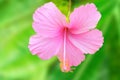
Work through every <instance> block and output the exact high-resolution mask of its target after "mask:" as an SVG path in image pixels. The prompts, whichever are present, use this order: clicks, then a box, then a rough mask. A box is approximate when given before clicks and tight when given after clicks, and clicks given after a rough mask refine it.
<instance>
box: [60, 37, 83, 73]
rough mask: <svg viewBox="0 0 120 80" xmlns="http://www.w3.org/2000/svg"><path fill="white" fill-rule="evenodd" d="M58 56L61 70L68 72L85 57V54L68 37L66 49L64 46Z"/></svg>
mask: <svg viewBox="0 0 120 80" xmlns="http://www.w3.org/2000/svg"><path fill="white" fill-rule="evenodd" d="M58 58H59V60H60V67H61V70H62V71H63V72H68V71H71V66H77V65H78V64H80V63H81V62H82V61H83V60H84V59H85V56H84V54H83V53H82V52H81V51H80V50H79V49H78V48H76V47H75V46H74V45H73V44H72V43H71V42H70V41H69V40H68V39H67V41H66V47H65V50H64V47H63V46H62V48H61V50H60V51H59V53H58Z"/></svg>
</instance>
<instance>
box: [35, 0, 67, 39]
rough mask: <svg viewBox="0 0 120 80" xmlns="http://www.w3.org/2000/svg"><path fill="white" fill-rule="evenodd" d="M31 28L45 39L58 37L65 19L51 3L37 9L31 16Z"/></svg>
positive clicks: (64, 24)
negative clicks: (32, 20)
mask: <svg viewBox="0 0 120 80" xmlns="http://www.w3.org/2000/svg"><path fill="white" fill-rule="evenodd" d="M33 19H34V22H33V28H34V30H35V31H36V32H37V34H39V35H42V36H45V37H54V36H58V35H60V31H61V28H63V27H64V26H66V17H65V16H64V15H63V14H62V13H61V12H60V11H59V10H58V9H57V7H56V6H55V5H54V4H53V3H52V2H50V3H47V4H45V5H43V6H42V7H40V8H38V9H37V10H36V11H35V13H34V15H33Z"/></svg>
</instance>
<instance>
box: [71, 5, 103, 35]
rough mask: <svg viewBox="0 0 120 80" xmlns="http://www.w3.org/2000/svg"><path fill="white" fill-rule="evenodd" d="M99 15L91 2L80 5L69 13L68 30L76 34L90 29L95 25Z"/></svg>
mask: <svg viewBox="0 0 120 80" xmlns="http://www.w3.org/2000/svg"><path fill="white" fill-rule="evenodd" d="M100 17H101V14H100V13H99V12H98V11H97V8H96V6H95V5H94V4H93V3H92V4H87V5H82V6H80V7H79V8H76V9H75V10H74V11H73V12H72V13H71V15H70V28H71V29H70V31H71V32H72V33H74V34H78V33H82V32H85V31H88V30H91V29H93V28H95V27H96V24H97V23H98V21H99V19H100Z"/></svg>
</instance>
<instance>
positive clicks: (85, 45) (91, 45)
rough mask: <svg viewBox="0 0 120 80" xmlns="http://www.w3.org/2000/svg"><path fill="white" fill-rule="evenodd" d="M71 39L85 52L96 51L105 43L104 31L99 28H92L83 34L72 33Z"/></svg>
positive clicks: (91, 52)
mask: <svg viewBox="0 0 120 80" xmlns="http://www.w3.org/2000/svg"><path fill="white" fill-rule="evenodd" d="M69 39H70V41H71V42H72V43H73V44H74V45H75V46H76V47H77V48H79V49H80V50H81V51H82V52H83V53H90V54H93V53H95V52H96V51H97V50H98V49H99V48H100V47H101V46H102V44H103V37H102V33H101V31H99V30H91V31H88V32H85V33H81V34H71V35H70V36H69Z"/></svg>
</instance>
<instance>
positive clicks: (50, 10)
mask: <svg viewBox="0 0 120 80" xmlns="http://www.w3.org/2000/svg"><path fill="white" fill-rule="evenodd" d="M100 17H101V15H100V13H99V12H98V11H97V8H96V6H95V5H94V4H93V3H91V4H86V5H82V6H80V7H79V8H75V10H74V11H73V12H72V13H71V14H70V18H69V20H70V21H69V22H67V21H66V17H65V16H64V15H63V14H62V13H61V12H60V11H59V10H58V9H57V7H56V6H55V5H54V4H53V3H52V2H49V3H46V4H45V5H43V6H42V7H40V8H38V9H37V10H36V11H35V13H34V15H33V19H34V22H33V29H34V30H35V32H36V35H34V36H32V37H31V38H30V41H29V49H30V51H31V52H32V54H36V55H38V56H39V57H40V58H41V59H49V58H51V57H52V56H57V57H58V59H59V61H60V67H61V70H62V71H63V72H68V71H71V66H77V65H79V64H80V63H81V62H82V61H83V60H84V59H85V56H84V54H87V53H89V54H93V53H95V52H96V51H97V50H98V49H99V48H100V47H101V46H102V44H103V37H102V33H101V31H99V30H97V29H95V27H96V25H97V23H98V21H99V19H100Z"/></svg>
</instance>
